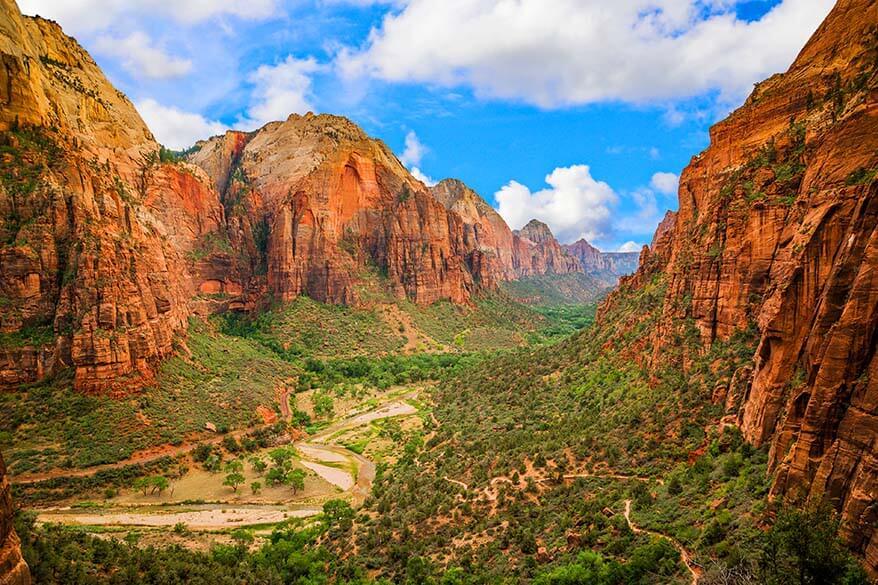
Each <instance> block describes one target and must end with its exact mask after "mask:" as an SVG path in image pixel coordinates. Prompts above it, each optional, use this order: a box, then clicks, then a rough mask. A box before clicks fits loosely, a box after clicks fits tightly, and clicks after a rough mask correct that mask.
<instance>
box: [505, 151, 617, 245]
mask: <svg viewBox="0 0 878 585" xmlns="http://www.w3.org/2000/svg"><path fill="white" fill-rule="evenodd" d="M546 184H547V185H548V187H547V188H544V189H541V190H539V191H536V192H532V191H531V190H530V189H529V188H528V187H526V186H525V185H522V184H521V183H518V182H516V181H510V182H509V183H508V184H507V185H505V186H504V187H503V188H502V189H500V190H499V191H498V192H497V193H495V194H494V198H495V200H496V201H497V210H498V211H499V212H500V215H502V216H503V218H504V219H505V220H506V222H507V223H508V224H509V225H510V226H511V227H513V228H516V229H517V228H521V227H522V226H524V224H526V223H527V222H528V221H530V220H531V219H534V218H536V219H539V220H540V221H543V222H545V223H547V224H548V225H549V227H551V228H552V232H553V233H554V234H555V236H556V237H557V238H558V239H559V240H560V241H562V242H571V241H573V240H576V239H578V238H585V239H587V240H589V241H594V240H600V239H602V238H604V237H606V236H607V235H609V233H610V231H611V228H612V226H611V219H612V214H611V208H612V207H613V206H614V205H615V204H616V202H617V201H618V196H617V195H616V192H615V191H614V190H613V189H612V187H610V186H609V185H608V184H606V183H604V182H603V181H597V180H595V179H594V178H593V177H592V176H591V169H590V168H589V167H588V165H574V166H570V167H562V168H557V169H555V170H554V171H552V172H551V173H550V174H549V175H548V176H547V177H546Z"/></svg>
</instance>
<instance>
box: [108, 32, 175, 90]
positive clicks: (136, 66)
mask: <svg viewBox="0 0 878 585" xmlns="http://www.w3.org/2000/svg"><path fill="white" fill-rule="evenodd" d="M94 48H95V50H96V51H97V52H98V53H103V54H106V55H113V56H116V55H118V56H119V58H120V59H121V61H122V65H123V66H124V67H125V69H126V70H128V72H129V73H131V74H132V75H134V76H140V75H143V76H146V77H149V78H152V79H170V78H173V77H182V76H183V75H186V74H187V73H189V72H190V71H191V70H192V61H190V60H189V59H181V58H178V57H174V56H172V55H169V54H168V53H166V52H165V51H163V50H162V49H160V48H158V47H156V46H155V45H154V44H153V43H152V40H151V39H150V38H149V37H148V36H147V35H146V34H144V33H142V32H133V33H131V34H130V35H128V36H127V37H121V38H116V37H111V36H102V37H100V38H98V40H97V41H96V42H95V45H94Z"/></svg>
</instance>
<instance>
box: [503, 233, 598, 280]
mask: <svg viewBox="0 0 878 585" xmlns="http://www.w3.org/2000/svg"><path fill="white" fill-rule="evenodd" d="M512 233H513V234H515V236H516V237H518V238H519V239H520V240H521V241H522V242H523V244H524V249H523V250H522V251H521V252H520V260H519V265H520V267H521V268H520V274H519V276H530V275H535V274H569V273H571V272H582V266H581V265H580V264H579V261H578V260H577V259H576V258H574V257H573V256H569V255H567V253H566V252H565V251H564V249H563V248H561V244H559V243H558V240H556V239H555V236H554V235H553V234H552V230H550V229H549V226H547V225H546V224H544V223H543V222H541V221H539V220H536V219H532V220H530V221H529V222H528V223H527V225H525V226H524V227H523V228H521V229H520V230H517V231H515V232H512Z"/></svg>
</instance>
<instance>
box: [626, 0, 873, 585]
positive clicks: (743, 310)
mask: <svg viewBox="0 0 878 585" xmlns="http://www.w3.org/2000/svg"><path fill="white" fill-rule="evenodd" d="M876 175H878V4H876V3H875V2H872V1H871V0H840V1H839V2H838V4H837V5H836V7H835V9H834V10H833V11H832V13H831V14H830V15H829V17H828V18H827V20H826V21H825V22H824V23H823V25H822V26H821V27H820V28H819V30H818V31H817V32H816V34H815V35H814V36H813V38H812V39H811V41H810V42H809V43H808V44H807V46H806V47H805V48H804V49H803V51H802V52H801V54H800V55H799V57H798V59H797V60H796V61H795V63H794V64H793V65H792V66H791V68H790V69H789V71H788V72H787V73H785V74H783V75H776V76H774V77H772V78H770V79H768V80H767V81H765V82H763V83H761V84H759V85H757V86H756V88H755V90H754V92H753V94H752V95H751V96H750V98H749V99H748V100H747V102H746V103H745V104H744V106H743V107H741V108H740V109H739V110H737V111H736V112H734V113H733V114H732V115H730V116H729V117H728V118H727V119H726V120H724V121H723V122H721V123H719V124H717V125H716V126H715V127H714V128H713V129H712V130H711V143H710V147H709V148H708V149H707V150H706V151H705V152H703V153H702V154H700V155H699V156H697V157H695V158H694V159H693V160H692V163H691V164H690V165H689V167H688V168H687V169H686V170H685V171H684V173H683V175H682V177H681V182H680V192H679V200H680V201H679V212H678V213H677V215H676V217H675V218H671V219H670V221H668V222H665V223H664V224H663V227H662V229H661V234H657V236H656V241H655V243H654V249H653V250H647V251H646V252H645V253H644V255H643V257H642V259H641V267H640V270H639V273H638V274H637V275H636V276H634V277H632V278H630V279H628V280H626V281H625V282H626V284H627V285H629V286H638V283H641V282H644V279H645V278H646V277H648V276H649V275H650V274H651V273H653V272H655V271H661V272H663V273H664V274H665V275H666V280H667V283H668V293H667V295H668V296H667V298H666V301H665V306H664V307H665V308H664V314H663V319H662V322H661V323H660V324H659V325H658V326H657V327H656V328H655V329H654V330H653V332H652V337H653V339H652V341H653V347H654V348H655V353H654V354H653V356H652V358H651V359H652V360H654V361H655V360H659V359H661V354H662V348H663V346H664V345H666V344H668V343H673V341H672V339H673V337H672V336H671V335H669V334H668V332H669V331H670V330H672V328H673V326H674V323H679V322H682V320H686V319H691V320H692V321H693V322H694V324H695V326H696V327H697V329H698V332H699V334H700V338H701V342H702V344H703V345H704V346H707V345H709V344H712V343H713V342H715V341H716V340H724V339H728V338H729V337H730V336H731V335H732V334H733V333H734V332H735V331H737V330H739V329H741V328H742V327H747V326H748V324H752V326H753V327H755V328H756V330H757V332H758V335H759V344H758V349H757V350H756V353H755V355H754V358H753V363H752V366H751V367H750V368H746V371H742V372H739V374H738V375H736V377H738V376H740V377H743V379H744V380H745V383H744V384H741V385H737V384H729V385H730V386H731V387H732V389H731V390H728V389H726V390H725V392H726V393H728V394H731V395H729V396H726V397H725V398H726V401H725V402H726V404H727V407H728V409H729V412H730V413H731V414H736V416H737V419H738V423H739V425H740V427H741V429H742V430H743V432H744V434H745V435H746V437H747V438H748V439H749V440H750V441H752V442H753V443H755V444H757V445H760V444H766V443H767V444H769V445H770V449H771V450H770V464H771V470H772V472H773V474H774V485H773V493H774V494H775V495H778V496H781V495H796V494H801V495H806V496H809V497H811V498H827V499H829V501H831V502H832V503H833V504H834V505H835V506H836V508H837V509H838V510H839V511H840V512H841V514H842V520H843V527H842V531H843V534H844V536H846V537H847V539H848V540H849V542H850V544H851V546H852V547H853V548H854V550H855V551H857V552H858V553H860V554H861V555H862V556H863V557H864V558H865V559H866V562H867V566H868V567H869V568H870V570H871V571H872V572H873V573H874V572H876V571H878V530H876V527H878V358H876V352H875V350H876V344H878V229H876V228H878V183H876V180H875V179H876ZM610 302H612V299H611V300H610ZM739 386H740V387H741V388H743V390H742V391H740V393H737V392H736V388H737V387H739Z"/></svg>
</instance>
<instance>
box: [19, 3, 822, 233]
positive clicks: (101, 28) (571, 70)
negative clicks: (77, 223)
mask: <svg viewBox="0 0 878 585" xmlns="http://www.w3.org/2000/svg"><path fill="white" fill-rule="evenodd" d="M832 4H833V1H832V0H745V1H736V0H618V1H615V2H607V1H606V0H186V1H184V2H178V3H169V2H166V1H160V0H65V2H58V1H57V0H20V6H21V8H22V11H23V12H25V13H26V14H35V13H38V14H40V15H42V16H45V17H47V18H53V19H55V20H57V21H59V22H60V23H61V25H62V26H63V27H64V29H65V31H67V32H68V34H71V35H73V36H75V37H76V38H77V39H78V40H79V41H80V42H81V43H82V44H83V45H84V46H85V47H86V48H87V49H88V50H89V51H90V52H91V53H92V55H93V56H94V57H95V59H96V60H97V61H98V63H99V64H100V65H101V66H102V67H103V69H104V71H105V72H106V73H107V75H108V76H109V77H110V79H111V80H112V81H113V82H114V83H115V84H116V85H117V86H118V87H119V88H120V89H122V90H123V91H124V92H125V93H126V94H127V95H128V96H129V97H130V98H131V99H132V100H133V101H134V102H135V104H136V105H137V107H138V109H139V110H140V112H141V114H142V115H143V117H144V119H145V120H146V121H147V123H148V124H149V125H150V128H152V130H153V132H154V133H155V134H156V136H157V138H158V139H159V140H160V141H161V142H163V143H165V144H167V145H169V146H171V147H176V148H179V147H183V146H186V145H189V144H191V143H193V142H194V141H195V140H197V139H199V138H206V137H208V136H210V135H211V134H215V133H218V132H221V131H223V130H225V129H226V128H243V129H248V130H249V129H255V128H258V127H259V126H260V125H262V124H264V123H265V122H267V121H269V120H272V119H282V118H285V117H286V116H287V115H288V114H289V113H293V112H296V113H304V112H305V111H309V110H313V111H316V112H327V113H334V114H340V115H345V116H348V117H350V118H351V119H353V120H354V121H355V122H357V123H359V124H360V125H361V126H363V127H364V128H365V130H366V131H367V132H368V133H370V134H371V135H373V136H376V137H378V138H381V139H382V140H384V141H385V142H386V143H387V144H388V145H390V147H391V148H393V149H394V151H395V152H397V154H398V155H399V156H400V157H401V159H402V160H403V162H404V163H405V164H406V165H407V166H409V168H410V169H411V170H412V172H413V173H414V174H415V175H416V176H418V177H419V178H422V179H423V180H424V181H425V182H427V181H431V180H438V179H442V178H445V177H456V178H459V179H462V180H463V181H465V182H466V183H468V184H469V185H471V186H472V187H473V188H474V189H476V190H477V191H478V192H479V193H480V194H482V195H483V196H484V197H485V198H486V199H487V200H488V201H489V202H490V203H491V204H492V205H494V206H495V207H497V208H498V209H499V210H500V212H501V214H502V215H503V216H504V217H505V218H506V219H507V221H508V222H509V223H510V225H511V226H512V227H513V228H518V227H521V225H523V224H524V223H525V222H526V221H527V220H528V219H530V218H531V217H537V218H539V219H542V220H543V221H546V222H547V223H548V224H549V225H550V226H551V227H552V229H553V231H554V232H555V233H556V235H557V236H558V237H559V239H561V240H562V241H573V240H576V239H578V238H579V237H586V238H588V239H589V240H590V241H592V243H594V244H596V245H597V246H598V247H600V248H602V249H605V250H617V249H638V247H639V245H641V244H643V243H648V242H649V240H650V239H651V236H652V233H653V231H654V229H655V226H656V224H657V222H658V221H659V219H660V218H661V216H662V215H663V213H664V211H665V210H666V209H674V208H675V207H676V180H677V175H679V173H680V171H681V170H682V169H683V167H685V165H686V164H687V163H688V161H689V159H690V158H691V157H692V156H693V155H695V154H697V153H698V152H700V151H701V150H703V149H704V148H705V147H706V146H707V144H708V128H709V127H710V125H711V124H712V123H714V122H716V121H717V120H718V119H721V118H722V117H723V116H725V115H726V114H727V113H728V112H729V111H730V110H732V109H734V108H735V107H737V106H738V105H739V104H740V103H741V102H742V101H743V99H744V98H745V97H746V95H747V93H748V92H749V89H750V88H751V87H752V84H753V83H754V82H756V81H759V80H761V79H763V78H765V77H767V76H768V75H770V74H772V73H775V72H779V71H783V70H785V69H786V68H787V67H788V66H789V64H790V63H791V62H792V60H793V59H794V58H795V55H796V54H797V53H798V51H799V49H800V48H801V47H802V46H803V45H804V43H805V41H806V40H807V39H808V37H809V36H810V35H811V34H812V33H813V31H814V30H815V29H816V27H817V26H818V24H819V23H820V21H821V20H822V19H823V18H824V17H825V15H826V14H827V13H828V11H829V9H830V8H831V6H832Z"/></svg>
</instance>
